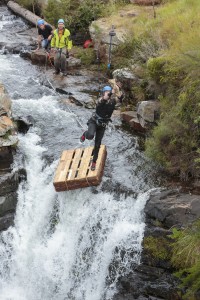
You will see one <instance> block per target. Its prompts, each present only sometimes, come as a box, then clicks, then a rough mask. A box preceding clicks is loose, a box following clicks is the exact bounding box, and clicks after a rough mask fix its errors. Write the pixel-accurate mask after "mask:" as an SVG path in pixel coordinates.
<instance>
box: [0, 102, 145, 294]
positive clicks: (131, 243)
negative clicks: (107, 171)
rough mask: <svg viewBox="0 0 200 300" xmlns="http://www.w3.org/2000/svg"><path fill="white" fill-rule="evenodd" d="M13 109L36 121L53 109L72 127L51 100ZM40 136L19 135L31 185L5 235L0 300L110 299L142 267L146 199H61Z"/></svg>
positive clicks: (84, 194)
mask: <svg viewBox="0 0 200 300" xmlns="http://www.w3.org/2000/svg"><path fill="white" fill-rule="evenodd" d="M48 101H49V102H48ZM37 102H38V103H37ZM22 104H23V105H22ZM45 104H46V108H47V106H48V107H51V109H50V108H49V110H47V109H44V107H45ZM14 107H15V110H22V111H25V110H26V109H27V107H29V110H30V108H31V111H32V114H33V116H34V117H36V116H37V114H39V113H41V115H43V116H44V118H45V117H46V115H49V114H50V111H51V114H52V115H54V114H55V115H60V114H62V120H63V118H64V116H65V122H72V121H73V119H72V118H73V117H72V116H70V114H69V113H67V112H64V111H61V110H60V111H58V110H59V108H58V107H57V102H56V101H54V100H53V99H52V98H51V97H49V98H48V97H47V98H45V97H44V98H43V100H42V99H40V102H39V101H36V100H33V101H32V102H31V100H27V101H26V100H25V99H23V100H18V101H15V103H14ZM45 112H46V115H45ZM49 117H50V118H51V115H50V116H49ZM73 122H74V121H73ZM38 133H40V130H39V129H38V128H32V129H31V130H30V131H29V133H28V134H27V135H25V136H20V144H19V148H20V151H21V153H23V156H24V157H25V168H26V170H27V181H26V182H25V183H21V185H20V188H19V192H18V195H19V196H18V197H19V198H18V206H17V212H16V217H15V226H14V227H13V228H10V229H9V230H8V231H6V232H3V233H2V240H1V243H0V260H1V266H0V299H1V300H8V299H9V300H49V299H52V300H54V299H55V300H64V299H75V300H84V299H85V300H100V299H112V295H113V293H114V291H115V283H116V280H117V278H118V275H120V274H123V273H125V272H128V271H130V266H131V262H136V263H139V260H140V251H141V241H142V237H143V231H144V222H143V214H142V210H143V207H144V205H145V202H146V199H147V197H148V193H147V194H146V193H144V194H140V195H139V196H138V197H137V199H133V198H132V197H125V196H124V195H121V197H120V199H115V197H114V195H112V194H110V193H105V192H101V191H99V193H98V194H94V193H93V191H92V188H86V189H82V190H77V191H71V192H63V193H59V194H57V193H56V192H55V190H54V188H53V185H52V181H53V175H54V171H55V168H56V164H57V161H54V162H53V164H51V165H50V166H45V160H43V158H42V156H43V152H45V151H46V149H45V148H44V147H42V146H41V145H40V137H39V135H38ZM131 257H132V258H131ZM111 264H112V274H111V272H109V267H110V265H111ZM109 277H110V278H109ZM108 282H109V283H108Z"/></svg>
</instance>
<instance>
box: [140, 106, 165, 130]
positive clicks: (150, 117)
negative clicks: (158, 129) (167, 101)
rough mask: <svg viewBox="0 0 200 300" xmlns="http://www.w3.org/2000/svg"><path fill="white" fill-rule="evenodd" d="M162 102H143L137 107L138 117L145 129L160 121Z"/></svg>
mask: <svg viewBox="0 0 200 300" xmlns="http://www.w3.org/2000/svg"><path fill="white" fill-rule="evenodd" d="M159 115H160V102H159V101H155V100H152V101H151V100H149V101H141V102H140V103H139V104H138V106H137V117H138V119H139V122H140V124H141V126H142V127H143V128H149V127H152V125H153V124H154V125H155V123H156V121H157V120H158V119H159Z"/></svg>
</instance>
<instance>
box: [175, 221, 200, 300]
mask: <svg viewBox="0 0 200 300" xmlns="http://www.w3.org/2000/svg"><path fill="white" fill-rule="evenodd" d="M172 238H174V240H175V241H174V243H173V245H172V258H171V261H172V264H173V266H174V267H175V268H176V269H177V270H178V272H177V273H176V275H177V276H178V277H179V278H180V279H181V281H182V287H185V288H186V294H185V295H184V296H183V299H186V300H187V299H197V298H196V297H195V294H196V293H197V292H198V291H199V290H200V220H197V221H196V222H195V223H194V224H192V225H191V226H189V227H188V228H186V229H185V230H182V231H181V230H179V231H178V230H176V229H173V235H172Z"/></svg>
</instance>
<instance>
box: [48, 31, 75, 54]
mask: <svg viewBox="0 0 200 300" xmlns="http://www.w3.org/2000/svg"><path fill="white" fill-rule="evenodd" d="M53 34H54V35H53V37H52V39H51V47H52V48H59V49H60V48H64V47H66V48H67V49H68V50H70V49H71V48H72V41H71V39H70V32H69V30H68V29H66V28H65V30H64V32H63V35H62V37H61V39H59V35H58V29H56V30H54V33H53Z"/></svg>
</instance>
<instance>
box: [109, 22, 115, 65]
mask: <svg viewBox="0 0 200 300" xmlns="http://www.w3.org/2000/svg"><path fill="white" fill-rule="evenodd" d="M109 35H110V44H109V52H108V69H110V68H111V50H112V38H113V37H114V36H115V35H116V32H115V30H114V25H112V28H111V31H110V32H109Z"/></svg>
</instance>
